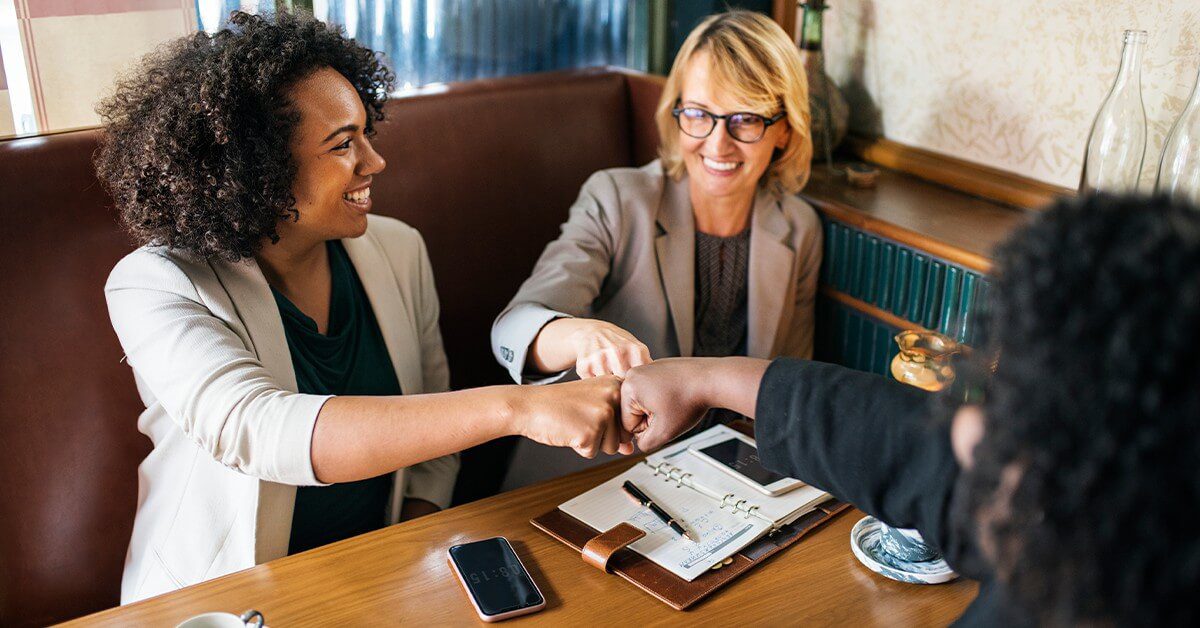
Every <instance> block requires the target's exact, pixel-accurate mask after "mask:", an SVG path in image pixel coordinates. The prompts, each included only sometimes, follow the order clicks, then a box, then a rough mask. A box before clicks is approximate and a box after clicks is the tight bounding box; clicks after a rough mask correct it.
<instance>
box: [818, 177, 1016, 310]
mask: <svg viewBox="0 0 1200 628" xmlns="http://www.w3.org/2000/svg"><path fill="white" fill-rule="evenodd" d="M801 196H803V197H804V199H805V200H807V201H808V202H809V203H812V205H813V207H815V208H816V209H817V210H818V211H820V212H822V213H824V214H826V215H828V216H829V217H830V218H832V219H834V220H837V221H838V222H841V223H843V224H846V225H849V226H851V227H854V228H856V229H859V230H861V231H865V232H867V233H872V234H875V235H878V236H882V237H884V238H887V239H889V240H892V241H894V242H897V243H899V244H904V245H907V246H910V247H912V248H914V249H917V250H919V251H924V252H925V253H929V254H930V255H932V256H934V257H937V258H939V259H942V260H944V261H947V262H950V263H952V264H957V265H959V266H962V267H963V268H966V269H968V270H973V271H976V272H979V273H983V274H985V275H987V274H990V273H991V272H992V260H990V259H988V258H986V257H984V256H982V255H978V254H976V253H972V252H970V251H964V250H963V249H960V248H958V247H957V246H953V245H950V244H946V243H945V242H942V241H941V240H935V239H933V238H931V237H929V236H928V235H925V234H923V233H921V232H919V231H912V230H910V229H905V228H904V227H899V226H896V225H894V224H892V223H890V222H886V221H883V220H879V219H877V218H873V217H871V216H868V215H866V214H864V213H862V212H861V211H858V210H857V209H855V208H853V207H850V206H848V205H842V204H840V203H837V202H834V201H830V200H826V199H820V198H815V197H813V196H809V195H806V194H804V193H803V192H801ZM880 311H882V310H880Z"/></svg>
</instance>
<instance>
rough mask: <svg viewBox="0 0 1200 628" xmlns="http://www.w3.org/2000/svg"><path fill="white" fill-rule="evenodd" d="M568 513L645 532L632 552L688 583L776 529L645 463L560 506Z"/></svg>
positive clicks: (604, 526)
mask: <svg viewBox="0 0 1200 628" xmlns="http://www.w3.org/2000/svg"><path fill="white" fill-rule="evenodd" d="M626 480H629V481H631V482H633V483H634V484H635V485H637V487H638V488H639V489H641V490H642V491H643V492H644V493H646V495H647V496H648V497H650V499H652V500H653V501H654V502H655V503H657V504H658V505H659V506H661V507H662V508H663V510H666V511H667V512H668V513H670V514H671V515H672V516H673V517H675V518H676V519H677V520H678V521H680V522H681V523H682V525H683V527H684V529H686V530H689V531H691V532H692V534H695V535H697V537H698V538H699V541H698V542H692V541H690V540H688V539H686V538H683V537H681V536H679V535H678V534H677V533H676V532H675V531H674V530H672V529H671V528H669V527H667V525H666V524H665V523H663V522H662V521H659V519H658V517H656V516H654V513H652V512H650V509H648V508H643V507H642V506H641V505H640V504H638V503H637V502H636V501H634V500H633V499H631V498H630V497H629V496H628V495H626V494H625V492H624V491H623V490H621V484H622V483H623V482H625V481H626ZM559 509H560V510H562V511H563V512H566V513H567V514H568V515H571V516H572V517H575V518H576V519H578V520H580V521H582V522H583V523H586V524H588V525H589V526H591V527H593V528H595V529H596V530H599V531H601V532H604V531H606V530H609V529H611V528H612V527H613V526H616V525H617V524H619V523H621V522H629V523H630V524H632V525H634V526H636V527H638V528H640V529H642V530H645V531H646V536H645V537H643V538H641V539H638V540H637V541H635V542H633V543H631V544H630V545H629V548H630V549H632V550H633V551H635V552H637V553H639V554H641V555H642V556H645V557H646V558H648V559H650V560H652V561H654V562H655V563H658V564H659V565H660V566H662V567H663V568H665V569H668V570H670V571H671V573H674V574H675V575H677V576H679V577H680V578H683V579H684V580H687V581H689V582H690V581H692V580H694V579H695V578H696V577H697V576H699V575H700V574H702V573H704V572H705V571H706V570H707V569H709V568H711V567H712V566H713V565H715V564H716V563H719V562H721V561H723V560H724V559H726V558H728V557H730V556H732V555H733V554H735V553H736V552H737V551H738V550H740V549H742V548H743V547H745V546H746V545H749V544H750V543H752V542H753V541H755V540H756V539H758V537H760V536H762V535H763V534H764V533H765V532H767V531H768V530H769V529H770V528H771V525H770V523H768V522H767V521H765V520H763V519H760V518H757V517H747V516H745V515H744V514H740V513H734V512H730V511H729V510H728V509H721V508H720V504H718V503H716V502H714V501H713V500H711V499H709V498H708V497H705V496H704V495H701V494H700V493H698V492H696V491H695V490H694V489H691V488H688V487H686V486H681V485H679V484H678V483H677V482H674V481H670V480H667V479H666V478H664V477H663V476H661V475H657V476H656V475H655V474H654V470H653V469H651V468H650V467H649V466H647V465H645V464H641V463H639V464H636V465H634V466H633V468H631V469H630V470H628V471H626V472H625V473H622V474H621V475H619V476H617V477H615V478H613V479H611V480H609V481H607V482H605V483H603V484H601V485H599V486H597V487H596V488H593V489H592V490H590V491H588V492H586V493H583V494H582V495H579V496H578V497H575V498H574V499H572V500H570V501H568V502H566V503H564V504H562V505H561V506H559Z"/></svg>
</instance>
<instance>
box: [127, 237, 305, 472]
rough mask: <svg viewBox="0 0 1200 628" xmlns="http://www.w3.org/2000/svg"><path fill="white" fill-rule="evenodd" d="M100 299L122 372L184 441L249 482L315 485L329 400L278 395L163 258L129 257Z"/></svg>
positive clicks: (172, 264)
mask: <svg viewBox="0 0 1200 628" xmlns="http://www.w3.org/2000/svg"><path fill="white" fill-rule="evenodd" d="M104 292H105V298H106V299H107V301H108V311H109V317H110V318H111V320H112V324H113V329H114V330H116V332H117V337H118V339H119V340H120V342H121V347H122V348H123V349H124V351H125V355H126V357H127V358H128V360H129V365H130V366H131V367H133V369H134V371H135V372H136V374H137V375H138V377H139V378H140V380H141V382H142V384H143V385H144V386H145V387H146V388H148V389H149V391H150V392H151V393H152V394H153V395H154V397H155V398H156V399H157V401H158V403H161V404H162V406H163V408H164V409H165V410H166V412H167V414H169V415H170V416H171V418H172V419H174V420H175V422H176V423H178V424H179V427H180V428H181V429H182V430H183V433H184V434H186V435H187V436H188V438H190V439H191V440H192V441H194V442H195V443H196V444H197V445H199V446H200V447H201V448H202V449H203V450H204V451H205V452H206V453H207V454H208V455H210V456H212V458H213V459H215V460H216V461H218V462H220V463H221V464H223V465H225V466H227V467H230V468H232V469H235V470H237V471H240V472H242V473H245V474H247V475H250V476H254V477H257V478H260V479H263V480H268V481H271V482H279V483H283V484H293V485H319V484H320V482H318V481H317V478H316V475H315V474H314V473H313V468H312V451H311V447H312V431H313V427H314V426H315V424H316V420H317V414H318V413H319V412H320V410H321V406H322V405H324V403H325V400H326V399H328V398H329V397H328V396H326V395H307V394H300V393H296V392H292V391H288V390H284V389H283V388H281V387H280V385H279V383H278V382H276V381H275V379H274V378H273V377H272V376H271V374H270V373H269V372H267V370H266V369H265V368H264V367H263V365H262V363H260V362H259V361H258V359H257V357H256V356H255V355H254V354H253V353H252V352H251V351H249V350H248V349H247V348H246V346H245V343H244V342H243V341H242V339H241V338H240V337H239V336H238V335H237V334H236V333H234V331H233V330H232V329H230V328H229V326H228V325H227V324H226V323H225V321H223V320H221V319H220V318H218V317H217V316H215V315H214V314H213V313H212V311H211V310H210V309H209V308H208V307H207V306H206V305H205V304H204V302H203V300H202V299H201V297H200V295H199V292H198V291H197V290H196V288H195V286H194V285H193V283H192V280H191V279H190V278H189V277H188V276H187V274H186V273H185V272H184V271H183V269H181V268H180V267H179V266H178V265H177V264H176V263H175V262H173V261H172V260H170V259H168V258H166V257H164V256H162V255H159V254H157V253H154V252H151V251H147V250H139V251H137V252H135V253H133V254H131V255H129V256H127V257H126V258H125V259H123V260H121V262H119V263H118V264H117V266H116V267H115V268H114V269H113V271H112V273H111V274H110V275H109V278H108V283H107V284H106V286H105V289H104Z"/></svg>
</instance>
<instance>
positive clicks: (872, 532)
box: [850, 517, 958, 584]
mask: <svg viewBox="0 0 1200 628" xmlns="http://www.w3.org/2000/svg"><path fill="white" fill-rule="evenodd" d="M881 535H882V529H881V528H880V523H879V520H878V519H876V518H875V517H863V518H862V519H861V520H859V522H858V523H856V524H854V529H852V530H850V550H851V551H853V552H854V557H855V558H857V559H858V561H859V562H861V563H862V564H864V565H866V567H867V569H870V570H871V571H874V572H875V573H877V574H879V575H881V576H883V577H885V578H891V579H892V580H898V581H900V582H909V583H912V584H941V583H943V582H949V581H951V580H953V579H955V578H957V577H958V574H956V573H954V571H953V570H951V569H950V566H949V565H947V564H946V561H945V560H943V559H942V558H941V557H938V559H937V560H929V561H920V562H909V561H907V560H902V559H899V558H896V557H895V556H892V555H891V554H888V553H886V552H884V551H883V548H882V547H881V543H880V537H881Z"/></svg>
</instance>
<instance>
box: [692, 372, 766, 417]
mask: <svg viewBox="0 0 1200 628" xmlns="http://www.w3.org/2000/svg"><path fill="white" fill-rule="evenodd" d="M697 359H699V360H703V361H704V362H705V364H704V368H703V373H704V375H703V377H701V378H699V381H697V382H695V384H696V385H697V386H698V387H699V389H700V394H701V395H702V396H703V398H704V399H705V401H706V403H707V405H708V407H711V408H726V409H728V410H733V411H734V412H737V413H738V414H741V415H742V416H745V417H747V418H750V419H753V418H754V412H755V404H756V402H757V400H758V388H759V384H760V383H761V382H762V378H763V374H764V373H766V371H767V367H768V366H770V365H771V362H770V360H761V359H758V358H743V357H728V358H697Z"/></svg>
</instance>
